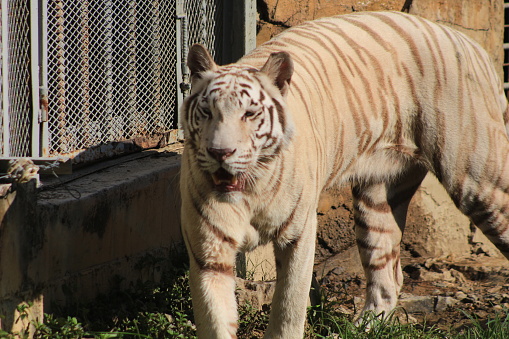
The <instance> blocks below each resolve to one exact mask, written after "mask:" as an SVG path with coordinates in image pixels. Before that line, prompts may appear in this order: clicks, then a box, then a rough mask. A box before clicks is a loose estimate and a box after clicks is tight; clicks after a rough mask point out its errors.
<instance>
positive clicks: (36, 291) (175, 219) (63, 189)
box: [0, 151, 181, 330]
mask: <svg viewBox="0 0 509 339" xmlns="http://www.w3.org/2000/svg"><path fill="white" fill-rule="evenodd" d="M100 166H101V165H99V167H97V166H96V168H95V169H93V170H92V171H91V170H90V168H87V169H86V171H88V172H87V174H86V175H83V176H81V177H79V172H78V176H77V177H76V178H75V179H73V180H72V181H68V179H66V177H61V178H60V179H57V181H59V180H62V181H64V182H65V181H68V182H66V183H65V184H61V185H58V183H55V180H53V181H52V182H49V181H48V183H50V184H51V185H47V186H44V184H45V181H44V179H43V186H42V188H39V189H38V188H36V185H35V182H34V181H32V182H29V183H27V184H23V185H18V186H17V188H16V190H15V192H13V193H10V194H9V195H8V196H7V197H6V198H5V199H2V200H0V221H1V223H0V315H3V316H4V317H5V318H4V319H2V320H0V321H2V323H0V327H1V328H3V329H6V330H11V328H12V325H13V324H14V323H15V320H16V317H17V316H16V307H17V306H18V305H19V304H21V303H22V302H32V303H34V305H35V306H34V307H33V309H34V310H36V311H34V312H35V313H36V314H34V315H33V317H35V318H37V317H39V318H42V312H43V311H44V312H49V311H50V310H51V305H52V304H58V305H62V306H63V305H68V304H73V303H79V302H83V301H87V300H90V298H93V297H95V296H97V295H98V294H99V293H104V292H107V291H108V290H110V289H111V288H112V287H113V286H115V287H122V286H121V285H124V286H127V284H129V283H131V282H133V281H136V280H147V279H154V280H156V281H157V280H158V278H159V277H160V274H161V267H158V268H157V269H156V267H155V266H157V265H160V264H158V263H157V261H150V260H145V259H146V258H147V257H152V258H154V257H161V258H163V257H168V256H169V255H171V254H172V253H174V249H175V246H176V244H179V243H181V234H180V192H179V186H178V185H179V171H180V155H179V154H177V153H176V152H171V153H164V152H155V151H152V152H148V153H145V154H144V155H143V157H142V158H140V159H134V160H130V161H125V160H122V159H119V160H117V161H116V163H114V164H110V165H109V167H107V168H102V167H100ZM103 166H104V165H103ZM45 187H50V189H45ZM119 277H120V279H119ZM119 281H121V283H120V284H119V283H118V282H119ZM114 282H117V283H115V284H114Z"/></svg>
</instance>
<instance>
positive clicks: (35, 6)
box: [29, 1, 41, 157]
mask: <svg viewBox="0 0 509 339" xmlns="http://www.w3.org/2000/svg"><path fill="white" fill-rule="evenodd" d="M29 12H30V73H31V77H30V78H31V86H30V92H31V93H30V95H31V96H32V107H31V108H32V109H31V111H32V121H31V123H32V126H31V127H32V128H31V130H32V133H31V135H30V146H31V149H30V155H31V156H32V157H38V156H40V144H39V142H40V139H39V138H40V130H39V120H40V116H41V109H40V107H41V102H40V99H39V86H40V85H39V2H38V1H30V10H29Z"/></svg>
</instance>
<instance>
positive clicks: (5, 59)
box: [0, 0, 11, 157]
mask: <svg viewBox="0 0 509 339" xmlns="http://www.w3.org/2000/svg"><path fill="white" fill-rule="evenodd" d="M8 11H9V6H8V0H2V11H1V14H2V89H3V90H2V131H1V133H2V139H3V147H2V150H0V151H1V152H2V155H3V156H5V157H8V156H9V155H10V140H11V135H10V131H9V125H10V123H9V109H10V102H9V40H8V39H9V16H8V14H7V13H8Z"/></svg>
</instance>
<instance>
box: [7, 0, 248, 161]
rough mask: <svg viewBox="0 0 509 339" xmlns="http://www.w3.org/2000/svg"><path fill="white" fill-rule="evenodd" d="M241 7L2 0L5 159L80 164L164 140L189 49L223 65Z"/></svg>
mask: <svg viewBox="0 0 509 339" xmlns="http://www.w3.org/2000/svg"><path fill="white" fill-rule="evenodd" d="M249 1H251V2H253V3H254V1H253V0H249ZM235 3H237V2H236V1H235V0H230V1H220V0H179V1H176V0H173V1H172V0H150V1H146V0H127V1H120V0H98V1H95V0H94V1H92V0H39V1H26V0H1V31H2V35H1V39H2V40H1V44H2V53H1V55H2V56H1V57H2V60H1V67H0V73H1V78H2V83H1V87H0V90H1V98H2V100H1V104H2V106H1V107H2V114H1V116H0V155H1V156H3V157H15V156H31V157H42V156H43V157H47V156H58V155H67V156H71V157H73V158H75V159H77V160H76V161H77V162H80V161H83V160H90V159H95V158H98V157H99V158H100V157H101V156H102V153H108V154H111V152H112V151H113V152H114V153H115V152H120V153H121V152H123V151H125V150H126V149H127V150H128V149H129V148H139V147H152V146H156V145H157V144H158V143H161V141H164V140H166V139H165V138H166V137H167V136H168V133H170V131H172V130H173V129H175V128H177V127H178V126H177V122H178V119H177V110H178V106H179V102H180V101H181V99H182V97H181V94H180V89H179V87H180V86H179V84H180V83H181V82H183V81H185V79H186V72H187V69H186V68H185V67H182V65H183V62H182V61H183V60H185V57H186V51H187V48H188V46H189V45H191V44H192V43H196V42H199V43H202V44H205V45H206V46H207V47H208V48H209V49H210V50H211V51H212V54H213V55H214V56H215V58H216V60H218V61H219V62H221V61H224V60H223V57H222V54H224V53H223V52H224V50H225V45H224V41H225V38H224V37H225V35H224V32H225V30H224V22H225V20H224V17H225V16H229V15H230V16H231V13H226V14H225V12H224V9H225V8H226V7H231V6H235ZM239 3H240V2H239ZM225 4H226V5H225ZM232 4H234V5H232ZM229 34H230V33H229ZM230 38H231V37H228V39H230ZM226 47H227V46H226ZM184 87H185V86H184Z"/></svg>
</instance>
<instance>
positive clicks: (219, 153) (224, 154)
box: [207, 148, 237, 162]
mask: <svg viewBox="0 0 509 339" xmlns="http://www.w3.org/2000/svg"><path fill="white" fill-rule="evenodd" d="M236 150H237V149H231V148H207V152H209V154H210V155H211V156H212V157H213V158H214V159H216V160H217V161H219V162H223V161H225V160H226V158H229V157H231V156H232V155H233V153H235V151H236Z"/></svg>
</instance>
